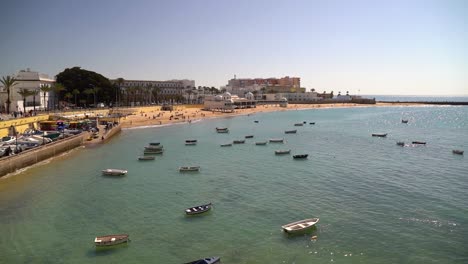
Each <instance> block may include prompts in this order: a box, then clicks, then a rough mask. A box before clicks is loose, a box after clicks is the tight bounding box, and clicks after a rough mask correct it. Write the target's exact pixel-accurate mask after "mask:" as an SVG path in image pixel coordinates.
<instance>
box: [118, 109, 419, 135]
mask: <svg viewBox="0 0 468 264" xmlns="http://www.w3.org/2000/svg"><path fill="white" fill-rule="evenodd" d="M399 106H400V107H406V106H411V107H415V106H427V105H425V104H416V103H376V104H354V103H334V104H289V105H288V107H280V106H273V105H260V106H257V107H256V108H245V109H236V110H235V111H234V112H227V113H226V112H224V113H223V112H216V111H207V110H202V106H199V107H187V105H181V106H178V107H176V108H175V110H173V111H161V110H160V107H141V108H138V109H136V110H135V112H134V114H133V115H128V116H126V117H124V118H123V119H121V120H120V121H121V125H122V129H123V130H127V129H134V128H154V127H164V126H168V125H173V124H184V123H192V122H199V121H202V120H207V119H215V118H224V117H235V116H245V115H254V114H258V113H268V112H281V111H293V110H309V109H317V110H318V109H330V108H354V107H399Z"/></svg>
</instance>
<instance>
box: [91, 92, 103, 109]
mask: <svg viewBox="0 0 468 264" xmlns="http://www.w3.org/2000/svg"><path fill="white" fill-rule="evenodd" d="M91 90H92V91H93V98H94V107H97V94H98V92H99V90H101V88H100V87H93V88H91Z"/></svg>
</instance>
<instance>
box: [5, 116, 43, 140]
mask: <svg viewBox="0 0 468 264" xmlns="http://www.w3.org/2000/svg"><path fill="white" fill-rule="evenodd" d="M46 120H49V115H38V116H33V117H25V118H17V119H13V120H6V121H0V137H4V136H8V130H9V129H10V127H11V126H13V127H15V128H16V131H18V132H19V133H23V132H24V131H25V130H26V129H28V128H29V127H30V125H29V124H34V126H35V127H37V126H36V124H37V122H39V121H46Z"/></svg>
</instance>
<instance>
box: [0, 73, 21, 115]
mask: <svg viewBox="0 0 468 264" xmlns="http://www.w3.org/2000/svg"><path fill="white" fill-rule="evenodd" d="M0 82H1V83H2V84H3V86H4V87H5V90H6V92H7V100H6V112H7V114H9V113H10V105H11V100H10V92H11V88H13V86H15V85H16V84H17V83H16V79H15V77H11V76H10V75H7V76H6V77H5V76H3V77H2V79H1V80H0Z"/></svg>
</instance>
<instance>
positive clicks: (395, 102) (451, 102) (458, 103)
mask: <svg viewBox="0 0 468 264" xmlns="http://www.w3.org/2000/svg"><path fill="white" fill-rule="evenodd" d="M377 102H378V103H392V104H401V103H405V104H428V105H468V102H456V101H447V102H437V101H377Z"/></svg>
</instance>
